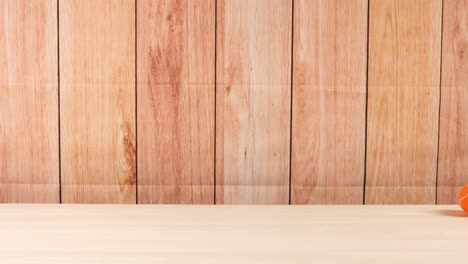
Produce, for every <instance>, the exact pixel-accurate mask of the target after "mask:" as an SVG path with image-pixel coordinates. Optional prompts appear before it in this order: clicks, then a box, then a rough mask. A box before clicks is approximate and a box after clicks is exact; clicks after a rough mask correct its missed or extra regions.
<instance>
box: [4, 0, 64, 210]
mask: <svg viewBox="0 0 468 264" xmlns="http://www.w3.org/2000/svg"><path fill="white" fill-rule="evenodd" d="M56 4H57V3H56V0H37V1H27V0H4V1H0V202H14V203H34V202H38V203H56V202H59V154H58V151H59V148H58V142H59V139H58V101H57V94H58V89H57V86H58V80H57V76H58V75H57V71H58V70H57V61H58V59H57V5H56Z"/></svg>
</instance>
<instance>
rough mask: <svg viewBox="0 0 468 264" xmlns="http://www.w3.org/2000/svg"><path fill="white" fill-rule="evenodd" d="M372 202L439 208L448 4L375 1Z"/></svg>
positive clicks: (368, 199)
mask: <svg viewBox="0 0 468 264" xmlns="http://www.w3.org/2000/svg"><path fill="white" fill-rule="evenodd" d="M369 10H370V14H369V86H368V128H367V133H368V134H367V167H366V169H367V173H366V175H367V185H366V203H368V204H388V203H393V204H433V203H434V202H435V193H436V186H435V185H436V166H437V135H438V121H439V82H440V56H441V55H440V48H441V16H442V1H441V0H414V1H407V0H394V1H384V0H371V1H370V6H369Z"/></svg>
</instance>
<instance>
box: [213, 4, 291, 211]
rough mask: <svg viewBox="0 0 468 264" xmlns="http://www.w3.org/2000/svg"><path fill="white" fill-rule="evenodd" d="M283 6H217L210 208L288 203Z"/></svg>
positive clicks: (286, 16) (287, 23)
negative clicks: (213, 183)
mask: <svg viewBox="0 0 468 264" xmlns="http://www.w3.org/2000/svg"><path fill="white" fill-rule="evenodd" d="M291 3H292V1H289V0H272V1H257V0H240V1H239V0H220V1H218V3H217V7H218V11H217V62H216V63H217V67H216V68H217V76H216V84H217V85H216V90H217V97H216V105H217V106H216V120H217V121H216V202H217V203H264V204H284V203H288V199H289V198H288V189H289V187H288V185H289V145H290V144H289V137H290V135H289V133H290V100H291V87H290V85H291V33H292V32H291V30H292V29H291V27H292V17H291V14H292V4H291Z"/></svg>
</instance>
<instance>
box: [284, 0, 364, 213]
mask: <svg viewBox="0 0 468 264" xmlns="http://www.w3.org/2000/svg"><path fill="white" fill-rule="evenodd" d="M293 54H294V60H293V62H294V65H293V67H294V70H293V85H294V87H293V114H292V118H293V121H292V122H293V124H292V160H291V184H292V188H291V191H292V194H291V202H292V203H293V204H361V203H362V199H363V186H364V185H363V184H364V152H365V130H366V129H365V120H366V63H367V0H351V1H341V0H319V1H309V0H296V1H295V3H294V50H293Z"/></svg>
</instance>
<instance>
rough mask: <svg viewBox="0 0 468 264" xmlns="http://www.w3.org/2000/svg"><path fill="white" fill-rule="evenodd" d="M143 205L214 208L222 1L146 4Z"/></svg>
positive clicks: (142, 17) (141, 54)
mask: <svg viewBox="0 0 468 264" xmlns="http://www.w3.org/2000/svg"><path fill="white" fill-rule="evenodd" d="M137 15H138V33H139V34H138V40H137V42H138V63H137V67H138V69H137V71H138V85H137V89H138V111H137V115H138V117H137V118H138V146H139V148H138V157H139V158H138V176H139V181H138V184H139V185H138V197H139V202H141V203H203V204H205V203H213V200H214V177H213V175H214V162H213V159H214V118H215V113H214V100H215V97H214V93H215V89H214V79H215V73H214V70H215V1H214V0H183V1H173V0H164V1H153V0H143V1H138V13H137Z"/></svg>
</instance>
